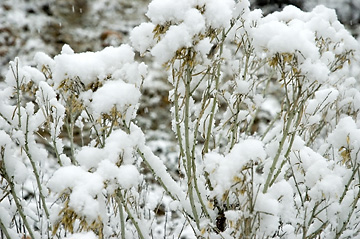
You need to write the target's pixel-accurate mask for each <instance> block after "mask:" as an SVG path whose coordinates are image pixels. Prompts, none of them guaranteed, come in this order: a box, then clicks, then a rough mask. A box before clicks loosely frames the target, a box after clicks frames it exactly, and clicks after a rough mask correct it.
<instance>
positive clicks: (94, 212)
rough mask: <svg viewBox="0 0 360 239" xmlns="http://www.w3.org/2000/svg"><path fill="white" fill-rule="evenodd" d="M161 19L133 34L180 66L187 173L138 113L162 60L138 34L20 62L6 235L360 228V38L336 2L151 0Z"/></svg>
mask: <svg viewBox="0 0 360 239" xmlns="http://www.w3.org/2000/svg"><path fill="white" fill-rule="evenodd" d="M147 16H148V18H149V22H146V23H142V24H141V25H139V26H138V27H135V28H134V29H133V31H132V33H131V36H130V39H131V45H132V47H133V48H134V50H136V51H138V52H140V54H141V55H142V56H144V55H150V57H151V59H153V61H154V62H155V63H159V64H162V65H163V67H164V68H163V69H164V70H166V71H167V73H168V83H169V84H170V85H171V90H170V92H169V100H170V102H171V104H172V108H171V112H169V114H171V118H172V129H173V132H174V134H175V136H176V140H177V146H178V148H177V150H178V154H179V159H178V160H179V162H178V163H179V169H178V170H179V177H178V178H177V179H176V180H175V178H174V177H172V176H171V175H170V174H169V173H168V171H167V168H166V166H165V164H164V163H163V162H162V160H160V159H159V158H158V157H157V156H155V155H154V153H153V152H152V151H151V150H150V148H149V147H148V146H147V145H146V142H145V135H144V134H143V132H142V130H141V129H140V128H139V127H138V126H137V125H136V117H137V116H136V111H137V109H138V107H139V99H140V97H141V86H142V83H143V81H144V80H145V81H146V80H147V78H146V75H147V71H148V70H150V71H151V70H153V69H151V68H149V69H148V68H147V66H146V65H145V64H144V63H139V62H137V61H135V60H134V55H135V53H134V50H133V49H132V48H131V47H130V46H129V45H126V44H125V45H122V46H120V47H117V48H114V47H108V48H105V49H104V50H102V51H100V52H95V53H93V52H86V53H74V52H73V50H72V49H71V48H70V47H69V46H67V45H65V46H64V47H63V49H62V52H61V54H59V55H57V56H55V57H54V58H50V57H49V56H47V55H46V54H44V53H38V54H37V55H36V56H35V61H36V62H37V67H30V66H22V65H21V63H20V61H19V60H18V59H16V60H15V61H14V62H11V63H10V70H9V73H8V75H7V77H6V82H5V83H6V84H5V86H4V87H3V89H2V90H1V92H0V96H1V97H0V100H1V104H0V124H1V131H0V134H1V137H0V145H1V161H0V162H1V164H0V170H1V171H0V173H1V176H2V177H3V180H2V181H1V188H2V196H1V201H0V211H1V213H0V227H1V230H2V233H3V234H4V235H5V236H6V237H8V238H21V237H22V236H26V235H29V236H30V237H31V238H64V237H66V238H82V237H84V238H85V237H86V238H148V237H153V236H154V235H157V236H161V237H164V238H167V237H169V238H173V237H174V236H175V237H181V236H184V237H186V238H352V237H356V236H359V235H360V228H359V224H358V221H359V220H360V218H359V217H360V216H359V211H358V207H359V206H360V205H359V204H360V203H359V201H358V200H359V197H360V189H359V183H360V169H359V165H360V156H359V155H358V154H359V152H360V136H359V134H360V125H359V123H358V118H359V116H360V115H359V105H360V91H359V89H358V88H359V86H358V83H357V78H358V77H359V74H358V72H359V71H358V68H357V66H356V64H358V62H357V60H358V58H359V52H358V50H359V49H358V48H359V45H358V42H357V41H356V40H355V39H354V38H353V37H352V36H351V35H350V34H349V33H348V32H347V31H346V30H345V29H344V27H343V26H342V25H341V24H340V23H339V21H338V20H337V17H336V14H335V11H333V10H330V9H327V8H325V7H322V6H319V7H316V8H314V9H313V10H312V11H311V12H302V11H301V10H299V9H298V8H295V7H291V6H289V7H286V8H285V9H284V10H283V11H281V12H275V13H273V14H269V15H267V16H266V17H263V16H262V14H261V11H260V10H254V11H250V10H249V2H248V0H240V1H236V2H235V1H233V0H222V1H217V0H184V1H177V0H153V1H152V2H151V3H150V4H149V7H148V12H147ZM354 62H355V63H354ZM149 171H150V172H151V174H152V177H149V174H148V173H147V172H149ZM152 178H154V179H156V180H155V181H154V180H152ZM161 204H163V205H164V207H165V209H164V210H165V211H166V212H167V213H168V214H165V216H163V215H161V214H159V213H156V212H157V211H158V207H159V206H160V205H161ZM169 214H170V215H173V217H172V218H171V220H169V221H168V215H169ZM69 233H70V236H69ZM71 234H73V235H72V236H71Z"/></svg>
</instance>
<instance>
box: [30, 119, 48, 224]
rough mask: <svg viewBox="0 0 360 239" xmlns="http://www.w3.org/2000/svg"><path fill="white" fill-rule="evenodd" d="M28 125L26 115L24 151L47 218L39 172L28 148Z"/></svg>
mask: <svg viewBox="0 0 360 239" xmlns="http://www.w3.org/2000/svg"><path fill="white" fill-rule="evenodd" d="M28 125H29V116H27V118H26V132H25V153H26V155H27V156H28V158H29V161H30V163H31V167H32V169H33V172H34V175H35V179H36V184H37V186H38V189H39V195H40V199H41V202H42V205H43V207H44V211H45V215H46V218H49V215H50V214H49V210H48V208H47V206H46V202H45V196H44V194H43V189H42V186H41V182H40V176H39V172H38V170H37V167H36V164H35V162H34V160H33V158H32V155H31V154H30V149H29V141H28V133H29V130H28Z"/></svg>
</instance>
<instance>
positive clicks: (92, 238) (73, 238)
mask: <svg viewBox="0 0 360 239" xmlns="http://www.w3.org/2000/svg"><path fill="white" fill-rule="evenodd" d="M64 239H97V236H96V235H95V233H94V232H92V231H90V232H84V233H74V234H72V235H70V236H67V237H65V238H64Z"/></svg>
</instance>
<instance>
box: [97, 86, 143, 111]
mask: <svg viewBox="0 0 360 239" xmlns="http://www.w3.org/2000/svg"><path fill="white" fill-rule="evenodd" d="M140 96H141V94H140V91H139V89H138V88H136V87H135V86H134V85H133V84H128V83H125V82H123V81H122V80H115V81H108V82H106V83H105V84H104V85H103V87H101V88H100V89H99V90H97V91H96V92H95V93H94V94H93V101H92V102H91V105H90V107H91V109H92V110H93V112H94V115H95V118H97V117H99V116H100V115H101V114H104V113H106V114H111V110H112V108H113V107H116V109H117V110H118V111H119V112H121V113H122V114H124V115H125V114H126V111H127V109H128V108H129V107H130V106H136V105H137V103H138V101H139V98H140Z"/></svg>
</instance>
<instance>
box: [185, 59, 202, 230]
mask: <svg viewBox="0 0 360 239" xmlns="http://www.w3.org/2000/svg"><path fill="white" fill-rule="evenodd" d="M190 82H191V69H190V66H188V68H187V69H186V81H185V109H184V110H185V118H184V127H185V129H184V131H185V155H186V163H187V177H188V192H189V200H190V205H191V209H192V212H193V214H194V219H195V222H196V226H197V228H198V229H199V228H200V222H199V216H198V213H197V209H196V205H195V201H194V192H193V185H192V180H193V177H195V176H196V175H195V174H192V169H193V159H192V157H191V148H190V137H189V133H190V126H189V120H190V90H191V89H190Z"/></svg>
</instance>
